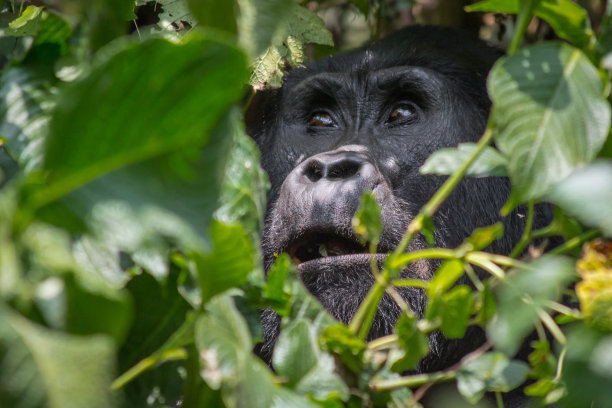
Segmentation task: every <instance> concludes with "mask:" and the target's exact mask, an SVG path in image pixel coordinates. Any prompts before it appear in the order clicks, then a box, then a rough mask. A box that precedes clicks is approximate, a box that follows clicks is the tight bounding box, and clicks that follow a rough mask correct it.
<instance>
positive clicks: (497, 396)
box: [495, 391, 504, 408]
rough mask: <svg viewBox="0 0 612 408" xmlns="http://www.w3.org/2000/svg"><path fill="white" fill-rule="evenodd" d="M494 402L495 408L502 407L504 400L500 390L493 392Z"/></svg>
mask: <svg viewBox="0 0 612 408" xmlns="http://www.w3.org/2000/svg"><path fill="white" fill-rule="evenodd" d="M495 402H497V408H504V400H503V398H502V394H501V392H499V391H496V392H495Z"/></svg>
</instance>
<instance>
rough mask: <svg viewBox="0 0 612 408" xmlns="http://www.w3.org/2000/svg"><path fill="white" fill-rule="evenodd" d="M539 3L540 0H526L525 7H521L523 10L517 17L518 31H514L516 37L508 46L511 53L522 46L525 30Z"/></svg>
mask: <svg viewBox="0 0 612 408" xmlns="http://www.w3.org/2000/svg"><path fill="white" fill-rule="evenodd" d="M537 3H539V0H526V1H525V2H524V3H523V7H521V11H520V13H519V15H518V18H517V19H516V31H515V32H514V37H512V42H511V43H510V46H509V47H508V54H509V55H512V54H514V53H515V52H516V50H518V49H519V47H520V46H521V43H522V42H523V36H524V35H525V31H526V30H527V27H528V26H529V23H530V22H531V19H532V18H533V10H534V9H535V6H536V4H537Z"/></svg>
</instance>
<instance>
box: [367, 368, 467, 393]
mask: <svg viewBox="0 0 612 408" xmlns="http://www.w3.org/2000/svg"><path fill="white" fill-rule="evenodd" d="M456 374H457V372H456V371H449V372H444V371H443V372H437V373H429V374H417V375H409V376H406V377H399V378H392V379H389V380H380V381H374V382H372V383H371V384H370V388H371V389H372V390H374V391H387V390H394V389H396V388H401V387H416V386H418V385H423V384H427V383H430V382H440V381H450V380H454V379H455V376H456Z"/></svg>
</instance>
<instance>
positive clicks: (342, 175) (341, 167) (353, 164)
mask: <svg viewBox="0 0 612 408" xmlns="http://www.w3.org/2000/svg"><path fill="white" fill-rule="evenodd" d="M360 168H361V162H357V161H353V160H347V159H345V160H341V161H338V162H336V163H332V164H331V165H330V166H329V167H328V169H327V178H329V179H347V178H350V177H353V176H354V175H355V174H357V173H358V172H359V169H360Z"/></svg>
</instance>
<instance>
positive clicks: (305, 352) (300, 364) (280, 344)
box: [273, 320, 317, 387]
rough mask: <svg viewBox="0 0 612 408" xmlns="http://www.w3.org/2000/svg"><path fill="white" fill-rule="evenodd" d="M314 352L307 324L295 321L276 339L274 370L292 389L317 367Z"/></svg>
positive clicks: (302, 321) (303, 321)
mask: <svg viewBox="0 0 612 408" xmlns="http://www.w3.org/2000/svg"><path fill="white" fill-rule="evenodd" d="M316 352H317V350H316V349H315V347H314V341H313V339H311V338H310V330H309V329H308V323H307V322H306V321H305V320H297V321H295V322H294V323H293V324H291V326H290V327H287V328H285V329H284V330H283V331H282V332H281V334H280V337H279V338H278V341H277V343H276V346H275V347H274V356H273V364H274V368H275V369H276V372H277V373H278V374H279V375H281V376H283V377H285V378H286V379H287V381H288V383H287V384H288V385H289V386H290V387H294V386H295V385H296V384H297V383H298V382H299V381H300V380H301V379H302V378H303V377H304V376H305V375H306V374H307V373H308V372H309V371H310V370H312V369H313V368H314V367H315V366H316V365H317V356H316V355H315V353H316Z"/></svg>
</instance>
